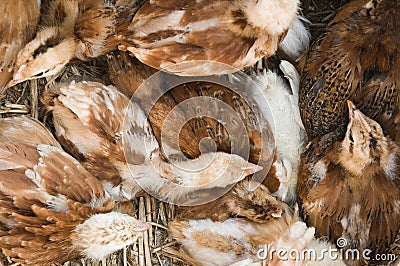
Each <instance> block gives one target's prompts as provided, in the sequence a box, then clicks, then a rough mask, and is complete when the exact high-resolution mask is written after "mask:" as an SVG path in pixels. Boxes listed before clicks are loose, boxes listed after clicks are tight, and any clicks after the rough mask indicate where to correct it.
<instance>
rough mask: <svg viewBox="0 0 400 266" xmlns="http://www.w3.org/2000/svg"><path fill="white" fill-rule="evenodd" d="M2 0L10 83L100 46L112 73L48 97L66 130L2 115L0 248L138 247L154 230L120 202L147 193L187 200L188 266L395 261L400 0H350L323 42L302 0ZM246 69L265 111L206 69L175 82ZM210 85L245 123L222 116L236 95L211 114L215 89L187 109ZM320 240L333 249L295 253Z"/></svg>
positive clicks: (38, 252) (38, 251)
mask: <svg viewBox="0 0 400 266" xmlns="http://www.w3.org/2000/svg"><path fill="white" fill-rule="evenodd" d="M0 7H1V9H2V10H3V13H2V14H3V15H2V18H1V19H0V32H1V45H0V92H1V94H4V93H5V92H6V91H7V89H9V88H10V87H13V86H16V85H17V84H20V83H22V82H25V81H29V80H33V79H38V78H51V77H52V76H54V75H57V74H58V73H60V72H61V71H62V70H63V69H64V68H65V66H67V65H68V64H74V62H79V61H88V60H92V59H95V58H99V57H101V56H106V57H107V64H108V69H109V76H110V81H111V83H112V85H109V84H103V83H104V82H103V83H102V82H100V81H99V80H85V77H83V78H81V79H80V80H78V79H75V80H70V81H68V82H63V83H60V84H59V85H58V86H57V88H56V89H54V90H49V91H47V92H45V93H44V94H43V95H42V97H41V102H42V103H43V105H44V106H45V108H46V110H47V111H48V112H49V114H51V117H52V124H53V125H54V128H52V131H54V134H55V136H56V138H55V137H54V136H53V134H52V133H51V132H50V131H49V129H48V128H46V127H45V126H44V125H43V124H42V123H41V122H39V121H38V120H36V119H34V118H30V117H27V116H16V117H7V118H2V119H1V120H0V248H1V249H2V252H3V253H4V254H5V255H6V256H8V257H9V258H10V259H11V260H12V261H13V262H16V263H20V264H22V265H48V264H52V263H62V262H64V261H68V260H72V259H74V258H78V257H82V256H84V257H87V258H89V259H96V260H101V259H103V258H105V257H107V256H108V255H109V254H111V253H113V252H115V251H117V250H120V249H122V248H124V247H126V246H128V245H130V244H132V243H134V242H135V241H136V239H137V238H138V237H139V236H140V235H141V233H142V232H143V231H146V230H148V229H149V227H150V226H151V225H150V224H149V223H146V222H143V221H139V220H137V219H135V218H133V217H131V216H130V215H128V214H124V213H121V212H120V211H116V208H115V205H116V203H119V202H126V201H130V200H132V199H135V198H136V197H138V195H141V194H142V193H145V192H147V193H149V194H150V195H152V196H154V197H156V198H158V199H160V200H163V201H167V202H172V203H175V204H176V205H177V208H178V213H177V215H176V217H175V220H173V221H170V222H169V234H170V236H171V238H173V239H175V240H177V242H178V243H179V248H180V252H181V254H182V257H184V258H185V260H186V261H187V262H188V263H191V264H193V265H265V264H266V265H363V264H366V263H372V264H374V263H377V264H382V263H385V264H387V263H393V262H394V260H395V259H396V257H395V256H394V257H393V256H388V254H390V252H392V250H391V247H392V246H393V245H396V244H395V243H394V242H395V241H396V239H397V238H398V237H397V234H398V232H399V228H400V147H399V141H400V138H399V136H400V134H399V133H400V129H399V127H397V123H399V121H400V118H399V117H400V116H399V115H400V113H399V108H400V106H399V99H400V95H399V86H400V56H399V50H400V20H398V19H396V17H397V15H398V13H399V12H400V1H398V0H351V1H350V2H349V3H348V4H346V5H344V6H343V7H342V8H341V9H340V10H339V11H338V12H337V13H336V14H335V16H334V17H333V18H332V19H331V21H330V22H329V24H328V26H327V27H326V30H325V33H324V34H322V35H321V36H320V37H318V38H317V39H316V40H315V41H314V42H313V43H312V44H311V46H310V47H308V46H309V38H310V36H309V33H308V31H307V29H306V27H305V25H304V23H305V22H306V19H304V18H302V17H301V16H300V15H299V13H300V3H299V1H298V0H215V1H199V0H196V1H195V0H181V1H179V0H136V1H135V0H107V1H103V0H42V1H40V0H39V1H38V0H2V1H1V3H0ZM266 65H267V66H266ZM159 71H162V72H161V74H159V73H160V72H159ZM239 71H243V72H240V73H246V75H247V77H249V79H250V80H251V82H249V83H246V84H240V85H241V86H244V87H245V90H246V91H245V92H243V93H245V94H248V95H250V96H251V98H253V99H255V102H256V103H257V104H258V107H257V108H255V107H254V106H253V105H252V104H251V103H250V102H248V101H246V99H245V98H244V97H242V94H241V93H239V92H238V91H235V90H232V89H230V88H227V87H225V86H223V85H221V84H217V83H213V82H209V81H207V80H201V79H200V81H192V82H188V83H184V84H179V85H177V86H175V87H173V88H172V89H171V90H168V91H164V90H163V87H164V86H165V84H167V83H168V77H171V76H174V75H176V76H185V77H204V76H207V77H211V76H214V77H218V80H221V79H226V80H230V81H232V80H233V83H234V82H241V81H243V79H238V73H239ZM299 73H300V74H299ZM154 75H156V76H157V77H158V79H156V81H155V82H152V83H146V81H147V80H148V79H149V78H150V77H154ZM82 79H83V80H82ZM235 80H236V81H235ZM238 86H239V85H238ZM139 88H140V89H139ZM138 90H140V91H141V92H142V93H141V94H140V97H139V98H138V94H137V91H138ZM157 95H162V96H161V97H159V98H158V97H156V96H157ZM199 96H205V97H208V98H210V99H211V98H214V99H218V100H220V101H222V102H224V103H225V104H226V105H227V106H229V108H231V109H232V110H234V111H235V112H236V113H237V115H238V117H239V118H240V124H241V125H242V127H237V126H236V125H237V124H238V123H237V121H236V122H235V121H233V122H235V123H231V124H229V125H230V128H229V130H228V129H227V128H226V127H227V123H226V122H227V121H231V120H232V119H231V118H230V117H229V115H227V114H228V109H229V108H226V109H218V111H217V112H215V114H214V117H209V116H207V115H205V113H202V112H201V110H204V109H212V108H213V104H214V102H213V101H212V100H210V101H209V102H207V103H204V105H199V106H195V108H194V110H195V111H193V113H194V114H195V115H192V113H191V112H186V110H181V109H179V108H176V107H177V106H182V104H184V103H185V101H186V100H189V99H192V98H196V97H199ZM154 99H157V101H153V100H154ZM260 99H265V100H266V101H261V100H260ZM148 104H151V108H150V109H149V110H147V109H146V107H145V106H148ZM216 108H217V107H216ZM196 110H197V111H196ZM198 110H200V111H198ZM196 112H198V113H197V115H196ZM171 114H172V118H171V117H169V116H171ZM168 119H170V120H172V121H175V122H176V124H174V123H173V124H172V125H169V126H168V123H164V122H165V121H167V120H168ZM179 121H186V122H185V123H183V124H182V127H181V128H179V127H177V126H176V125H177V124H179V123H178V122H179ZM397 129H399V131H397ZM243 136H244V137H243ZM175 139H178V144H176V143H175V142H174V140H175ZM204 139H206V140H211V141H212V143H213V145H214V146H213V145H211V144H210V142H207V141H205V142H204V141H203V140H204ZM246 143H247V144H248V145H247V146H246V145H245V144H246ZM234 147H235V149H234ZM245 147H246V148H245ZM232 150H234V152H232ZM246 153H247V156H246ZM181 155H183V156H181ZM207 163H208V165H207V167H206V168H201V170H199V171H196V172H192V173H190V174H188V173H187V172H184V171H182V169H184V168H187V169H197V168H198V167H199V165H204V164H207ZM154 169H156V170H157V171H156V170H154ZM255 177H257V178H255ZM258 177H261V183H260V182H255V179H257V180H258ZM225 190H226V193H222V194H223V195H222V196H221V197H218V198H215V199H213V200H212V201H209V202H201V204H199V199H202V198H209V197H211V196H212V195H215V194H218V193H220V192H221V191H224V192H225ZM200 201H201V200H200ZM266 246H267V247H268V250H266V251H265V250H264V252H266V253H268V254H267V255H266V256H264V257H262V256H260V254H261V253H262V252H261V253H260V250H263V248H265V247H266ZM331 249H337V250H339V249H340V250H341V251H342V252H341V253H340V254H354V251H358V252H359V254H365V252H364V251H365V250H369V251H370V252H368V253H367V254H366V255H368V258H365V257H361V258H360V257H359V258H354V257H351V256H350V257H349V256H339V257H337V256H336V257H331V256H328V253H326V250H331ZM271 250H275V251H279V250H283V251H284V252H283V253H280V254H279V255H277V253H275V254H274V253H273V252H272V253H271V252H268V251H271ZM307 250H313V251H315V252H316V254H318V255H320V254H326V256H317V257H316V258H310V257H301V256H300V257H296V256H293V252H292V251H296V252H297V253H296V254H301V253H302V252H304V251H307ZM346 251H351V252H350V253H346ZM285 252H286V253H285ZM285 254H286V256H285ZM264 255H265V254H264ZM382 255H385V256H382Z"/></svg>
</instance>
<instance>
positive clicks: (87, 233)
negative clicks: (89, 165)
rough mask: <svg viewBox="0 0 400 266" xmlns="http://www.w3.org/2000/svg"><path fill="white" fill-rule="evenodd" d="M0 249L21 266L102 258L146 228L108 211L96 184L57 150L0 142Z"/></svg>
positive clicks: (110, 207)
mask: <svg viewBox="0 0 400 266" xmlns="http://www.w3.org/2000/svg"><path fill="white" fill-rule="evenodd" d="M0 169H1V171H0V184H1V186H0V246H1V248H2V251H3V253H4V254H5V255H6V256H8V257H10V258H11V259H12V260H13V261H14V262H16V263H20V264H22V265H49V264H52V263H57V262H59V263H61V262H64V261H67V260H72V259H74V258H77V257H81V256H84V257H87V258H90V259H93V260H98V259H103V258H105V257H106V256H107V255H109V254H111V253H112V252H115V251H117V250H119V249H122V248H124V247H126V246H128V245H130V244H132V243H134V242H135V241H136V239H137V238H138V237H139V236H140V235H141V232H143V231H145V230H147V229H148V228H149V224H147V223H144V222H140V221H138V220H136V219H135V218H133V217H131V216H128V215H126V214H121V213H117V212H113V211H112V210H113V207H114V200H113V199H112V198H110V196H109V195H108V194H107V193H106V192H105V191H104V188H103V186H102V185H101V183H100V182H99V181H98V180H97V179H96V178H95V177H94V176H93V175H91V174H90V173H89V172H88V171H86V170H85V169H84V168H83V166H82V165H80V164H79V162H78V161H76V160H75V159H74V158H73V157H71V156H70V155H68V154H66V153H65V152H63V151H62V150H61V149H59V148H56V147H53V146H49V145H45V144H40V145H38V146H37V147H33V146H29V145H26V144H19V143H15V142H14V143H10V142H2V143H0Z"/></svg>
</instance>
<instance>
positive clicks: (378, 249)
mask: <svg viewBox="0 0 400 266" xmlns="http://www.w3.org/2000/svg"><path fill="white" fill-rule="evenodd" d="M349 112H350V116H349V119H350V122H349V124H348V126H347V131H346V133H345V138H344V140H343V141H337V142H336V143H334V145H333V147H330V145H328V146H327V145H326V142H325V141H326V137H328V139H329V136H323V137H321V138H316V139H314V140H313V141H312V142H311V143H310V144H309V145H308V147H307V148H306V150H305V152H304V153H303V155H302V165H301V169H300V173H301V174H300V176H299V181H298V187H297V188H298V194H299V199H300V203H301V206H302V212H303V216H304V219H305V221H306V222H307V223H308V225H309V226H314V227H315V228H316V230H317V233H318V235H319V236H327V237H328V238H329V239H330V240H331V241H333V242H334V241H336V240H337V239H339V238H344V239H345V240H346V243H347V244H348V245H347V246H346V247H345V248H346V249H347V248H352V249H353V248H357V249H359V250H361V251H362V250H365V249H366V248H368V249H371V250H372V251H373V253H371V254H376V253H384V252H387V250H388V248H389V247H390V245H391V243H392V242H393V241H394V240H395V237H396V234H397V232H398V230H399V226H400V207H399V200H400V165H399V162H400V148H399V146H398V145H397V144H395V143H394V142H393V141H392V140H391V139H390V137H386V136H385V135H384V133H383V131H382V128H381V126H380V125H379V124H378V123H377V122H375V121H374V120H372V119H370V118H368V117H367V116H365V115H364V114H363V113H361V111H359V110H357V109H356V108H355V106H354V105H353V104H352V103H351V102H349ZM371 257H373V255H371Z"/></svg>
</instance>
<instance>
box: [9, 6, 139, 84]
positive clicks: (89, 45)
mask: <svg viewBox="0 0 400 266" xmlns="http://www.w3.org/2000/svg"><path fill="white" fill-rule="evenodd" d="M139 3H140V0H138V1H134V0H132V1H98V0H68V1H64V0H54V1H50V2H49V6H48V8H46V13H45V14H43V15H42V17H43V18H42V20H41V22H42V23H41V25H40V30H39V31H38V32H37V33H36V37H35V38H34V39H33V40H32V41H30V42H29V43H28V44H26V46H25V47H24V48H23V49H22V50H21V51H20V52H19V53H18V57H17V62H16V65H15V71H14V75H13V80H12V81H10V82H9V84H8V86H9V87H11V86H13V85H15V84H18V83H20V82H22V81H24V80H29V79H36V78H41V77H48V76H51V75H54V74H57V73H59V72H60V71H61V70H62V69H63V67H64V66H65V65H66V64H67V63H68V62H70V60H71V59H73V58H77V59H80V60H89V59H92V58H96V57H98V56H100V55H104V54H106V53H108V52H110V51H113V50H117V47H118V44H119V43H120V41H119V40H117V39H116V38H117V37H118V34H117V33H116V28H117V27H119V28H121V30H122V29H124V28H126V27H124V26H123V24H127V23H129V21H130V20H131V19H132V16H133V14H134V13H135V11H136V9H137V5H138V4H139Z"/></svg>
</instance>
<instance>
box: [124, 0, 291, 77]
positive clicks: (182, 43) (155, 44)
mask: <svg viewBox="0 0 400 266" xmlns="http://www.w3.org/2000/svg"><path fill="white" fill-rule="evenodd" d="M298 4H299V1H297V0H259V1H257V0H217V1H194V0H183V1H179V2H176V1H172V0H169V1H147V2H145V3H144V4H143V5H142V6H141V7H140V9H139V10H138V11H137V13H136V14H135V16H134V18H133V21H132V23H131V25H129V27H128V30H129V31H130V34H131V35H130V38H129V42H130V43H128V44H127V47H126V49H127V50H128V51H130V52H131V53H133V54H134V55H135V56H136V57H137V58H138V59H139V60H140V61H142V62H143V63H145V64H147V65H149V66H151V67H154V68H156V69H160V70H164V71H166V72H170V73H173V74H175V75H182V76H208V75H215V74H226V73H232V72H236V71H238V70H241V69H243V68H244V67H246V66H251V65H253V64H254V63H256V62H257V61H258V60H259V59H261V58H263V57H269V56H271V55H273V54H274V53H275V52H276V50H277V48H278V45H279V43H280V42H281V41H282V40H283V38H284V36H285V34H286V32H287V30H288V29H289V27H290V26H291V24H292V22H293V20H294V19H295V18H296V16H297V12H298Z"/></svg>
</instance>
